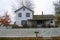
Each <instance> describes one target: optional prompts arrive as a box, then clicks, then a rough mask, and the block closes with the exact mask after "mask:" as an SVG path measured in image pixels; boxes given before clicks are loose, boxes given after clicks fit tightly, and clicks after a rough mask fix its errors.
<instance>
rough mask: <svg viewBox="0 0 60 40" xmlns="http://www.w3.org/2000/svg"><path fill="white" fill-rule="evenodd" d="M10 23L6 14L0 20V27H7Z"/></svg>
mask: <svg viewBox="0 0 60 40" xmlns="http://www.w3.org/2000/svg"><path fill="white" fill-rule="evenodd" d="M10 22H11V21H10V18H9V15H7V12H6V15H5V16H3V17H1V18H0V23H1V25H3V26H6V27H7V26H9V24H10Z"/></svg>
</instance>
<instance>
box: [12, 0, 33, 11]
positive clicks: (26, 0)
mask: <svg viewBox="0 0 60 40" xmlns="http://www.w3.org/2000/svg"><path fill="white" fill-rule="evenodd" d="M17 3H18V5H20V6H19V7H18V8H20V7H22V6H25V7H27V8H29V9H31V10H33V9H34V4H33V2H32V0H17ZM12 9H13V10H17V8H16V5H12Z"/></svg>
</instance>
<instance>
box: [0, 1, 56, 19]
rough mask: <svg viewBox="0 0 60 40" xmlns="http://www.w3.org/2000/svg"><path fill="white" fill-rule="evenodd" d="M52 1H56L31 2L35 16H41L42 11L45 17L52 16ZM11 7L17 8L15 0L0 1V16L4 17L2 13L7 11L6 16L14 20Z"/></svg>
mask: <svg viewBox="0 0 60 40" xmlns="http://www.w3.org/2000/svg"><path fill="white" fill-rule="evenodd" d="M53 1H56V0H33V3H34V12H35V15H36V14H37V15H39V14H40V15H41V14H42V13H41V12H42V11H43V13H44V14H46V15H47V14H54V5H53ZM11 5H12V6H13V5H14V6H16V7H17V8H18V7H19V4H18V2H17V0H0V16H1V15H4V14H5V13H4V12H6V11H8V14H10V16H11V18H13V19H12V20H14V17H15V15H13V14H14V12H13V11H12V7H11Z"/></svg>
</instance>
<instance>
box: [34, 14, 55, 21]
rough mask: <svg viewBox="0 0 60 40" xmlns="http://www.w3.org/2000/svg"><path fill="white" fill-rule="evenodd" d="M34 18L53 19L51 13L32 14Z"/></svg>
mask: <svg viewBox="0 0 60 40" xmlns="http://www.w3.org/2000/svg"><path fill="white" fill-rule="evenodd" d="M33 19H34V20H46V19H54V16H53V15H34V16H33Z"/></svg>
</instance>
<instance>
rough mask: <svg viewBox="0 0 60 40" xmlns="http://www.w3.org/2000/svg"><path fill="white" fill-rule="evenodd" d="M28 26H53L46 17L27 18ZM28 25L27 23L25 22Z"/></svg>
mask: <svg viewBox="0 0 60 40" xmlns="http://www.w3.org/2000/svg"><path fill="white" fill-rule="evenodd" d="M28 23H30V24H29V26H31V28H51V27H54V26H51V25H50V20H49V19H46V20H41V19H39V20H28ZM27 25H28V24H27Z"/></svg>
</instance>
